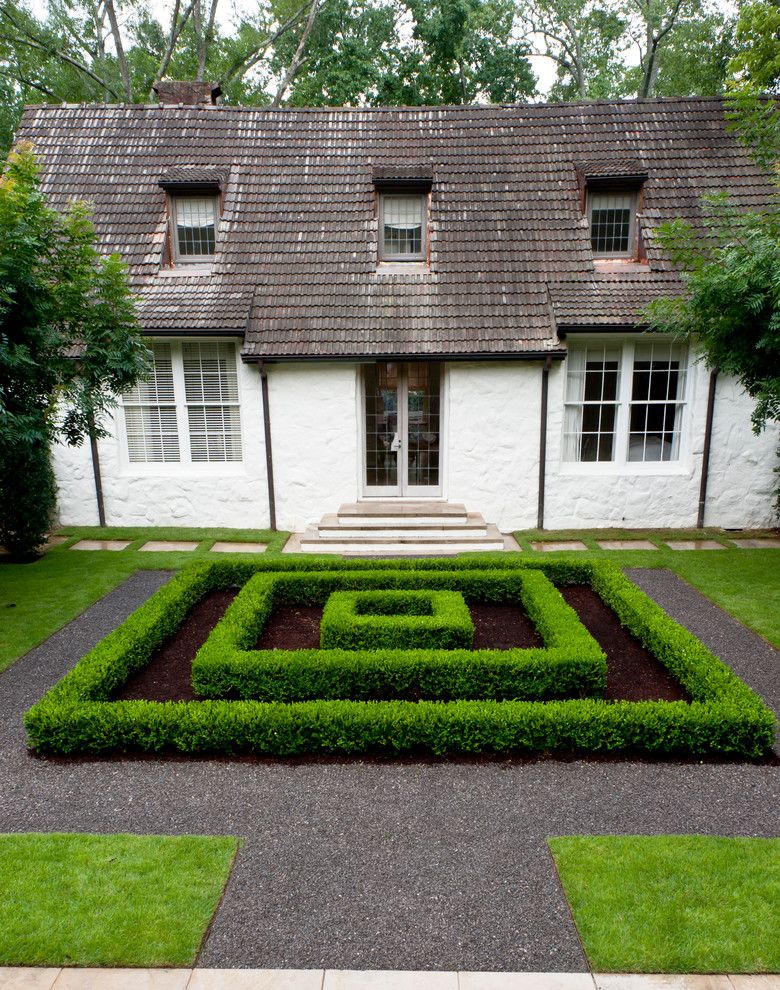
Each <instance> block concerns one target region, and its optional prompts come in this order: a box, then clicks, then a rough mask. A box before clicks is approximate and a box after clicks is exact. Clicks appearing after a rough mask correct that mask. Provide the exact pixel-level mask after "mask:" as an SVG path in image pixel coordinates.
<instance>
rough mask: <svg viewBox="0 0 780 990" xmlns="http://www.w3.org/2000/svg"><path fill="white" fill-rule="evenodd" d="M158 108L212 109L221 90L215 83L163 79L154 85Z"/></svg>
mask: <svg viewBox="0 0 780 990" xmlns="http://www.w3.org/2000/svg"><path fill="white" fill-rule="evenodd" d="M153 88H154V91H155V93H157V99H158V101H159V103H160V106H163V107H170V106H179V105H180V104H184V106H188V107H213V106H216V105H217V97H219V96H221V94H222V90H221V89H220V88H219V86H218V85H217V84H216V83H210V82H190V81H186V80H175V79H164V80H163V81H161V82H157V83H155V84H154V87H153Z"/></svg>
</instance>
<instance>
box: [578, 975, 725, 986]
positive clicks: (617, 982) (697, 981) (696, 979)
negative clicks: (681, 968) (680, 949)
mask: <svg viewBox="0 0 780 990" xmlns="http://www.w3.org/2000/svg"><path fill="white" fill-rule="evenodd" d="M594 979H595V981H596V990H733V988H732V985H731V983H730V982H729V978H728V976H710V975H702V976H699V975H695V974H692V973H686V974H671V973H668V974H667V973H662V974H659V973H653V974H648V975H646V976H645V975H641V976H640V975H639V974H634V973H608V974H603V973H595V974H594Z"/></svg>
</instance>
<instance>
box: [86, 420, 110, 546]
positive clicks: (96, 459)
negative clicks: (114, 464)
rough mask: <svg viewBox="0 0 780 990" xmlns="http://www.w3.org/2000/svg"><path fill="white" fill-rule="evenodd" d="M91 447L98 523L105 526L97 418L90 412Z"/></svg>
mask: <svg viewBox="0 0 780 990" xmlns="http://www.w3.org/2000/svg"><path fill="white" fill-rule="evenodd" d="M88 429H89V449H90V451H91V452H92V474H93V475H94V476H95V499H96V501H97V510H98V525H100V526H101V527H103V528H105V525H106V506H105V503H104V501H103V480H102V478H101V476H100V454H99V453H98V445H97V439H96V438H95V419H94V417H93V416H92V414H91V413H90V416H89V422H88Z"/></svg>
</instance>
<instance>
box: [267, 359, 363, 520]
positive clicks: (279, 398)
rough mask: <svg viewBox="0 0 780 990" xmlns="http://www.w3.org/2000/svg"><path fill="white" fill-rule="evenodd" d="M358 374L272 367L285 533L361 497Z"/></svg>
mask: <svg viewBox="0 0 780 990" xmlns="http://www.w3.org/2000/svg"><path fill="white" fill-rule="evenodd" d="M358 372H359V367H358V366H356V365H353V364H345V363H338V362H333V363H332V364H331V363H330V362H328V363H323V364H320V363H316V364H277V365H271V366H269V368H268V392H269V405H270V408H271V444H272V448H273V456H274V489H275V491H276V517H277V525H278V526H279V528H280V529H290V530H294V531H301V530H303V529H304V528H305V527H306V525H308V524H309V523H313V522H316V521H318V520H319V519H320V518H321V517H322V516H323V515H324V514H325V513H327V512H335V511H336V510H337V509H338V507H339V506H340V505H341V503H342V502H354V501H355V499H356V498H357V497H358V478H359V463H360V456H359V454H360V451H359V449H358V432H359V424H358V410H359V393H358V387H359V386H358V383H359V381H360V377H359V374H358ZM260 429H262V425H261V426H260Z"/></svg>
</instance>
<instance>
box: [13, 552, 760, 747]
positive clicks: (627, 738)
mask: <svg viewBox="0 0 780 990" xmlns="http://www.w3.org/2000/svg"><path fill="white" fill-rule="evenodd" d="M444 567H446V569H447V570H446V571H443V570H440V569H441V568H444ZM457 572H465V573H462V574H461V575H460V576H461V577H462V579H463V582H462V586H461V587H460V588H459V589H458V590H461V591H462V593H463V594H464V595H465V596H466V597H467V598H475V599H477V600H487V601H490V600H502V598H501V595H502V594H503V591H504V589H505V587H506V582H507V580H508V577H507V575H510V576H511V575H512V574H514V575H518V574H522V575H525V576H526V577H528V576H529V575H531V574H533V573H534V572H542V573H543V574H544V575H546V576H547V577H549V578H550V579H551V580H552V581H554V582H556V583H560V584H564V583H589V584H591V585H592V587H593V588H594V590H595V591H596V592H597V593H598V594H599V595H600V596H601V597H602V599H603V600H604V601H605V603H606V604H607V605H608V606H609V607H611V608H612V609H614V611H615V612H616V613H617V615H618V616H619V618H620V621H621V623H622V624H623V625H624V626H625V627H626V628H627V629H629V630H630V631H631V632H632V633H633V634H634V635H635V636H637V637H638V638H639V639H640V641H641V642H642V643H643V644H644V645H645V646H646V647H647V648H648V649H650V650H651V651H652V652H653V653H654V654H655V655H656V656H657V657H658V659H659V660H660V662H661V663H662V664H664V666H666V667H667V669H668V670H669V671H670V672H671V673H672V674H673V675H674V676H675V677H677V678H678V679H679V681H680V682H681V684H682V685H683V687H684V688H685V689H686V690H687V692H688V694H689V696H690V697H691V699H692V700H691V701H690V702H682V701H676V702H664V701H658V702H607V701H603V700H600V699H597V698H576V699H570V700H550V701H529V700H495V698H494V699H489V700H488V699H485V698H484V697H482V698H477V699H476V700H471V699H469V700H467V699H465V698H461V699H460V700H450V701H446V700H420V701H407V700H383V701H367V700H354V699H351V700H346V699H339V700H333V699H328V698H325V697H318V698H312V699H311V700H299V701H287V700H270V701H258V700H226V699H217V700H205V701H196V702H168V703H158V702H147V701H111V700H110V698H111V696H112V694H113V693H114V692H115V691H116V690H117V689H118V688H119V687H120V686H121V685H122V684H123V683H124V682H125V681H126V679H127V678H128V677H129V676H130V675H131V674H133V673H134V672H135V671H137V670H139V669H141V668H142V667H143V666H144V665H145V664H146V663H147V662H148V661H149V659H150V657H151V656H152V655H153V653H154V651H155V650H156V649H157V648H158V647H159V646H160V645H161V644H162V643H163V642H164V640H165V639H166V638H167V637H169V636H170V635H171V634H172V633H173V632H175V630H176V629H177V628H178V626H179V625H180V624H181V623H182V622H183V620H184V618H185V617H186V615H187V613H188V611H189V610H190V608H191V607H192V606H193V605H194V604H195V602H197V601H198V600H199V599H200V598H201V597H202V596H203V595H204V594H206V593H207V592H208V591H210V590H213V589H217V588H227V587H231V586H234V585H240V586H241V585H246V587H245V588H244V591H243V592H242V593H241V594H239V596H238V597H237V598H236V600H235V601H234V603H233V604H232V605H231V607H230V609H229V610H228V612H227V613H226V615H225V617H224V618H223V620H222V621H221V622H220V624H219V625H218V627H217V629H215V631H214V633H212V636H211V637H210V640H209V644H207V645H210V648H209V650H207V651H206V653H205V660H204V654H203V651H201V654H200V655H199V658H198V662H199V664H201V665H202V666H203V667H206V668H208V666H209V665H208V663H207V662H206V661H208V660H209V655H210V657H211V661H212V670H211V673H212V674H213V675H214V676H215V678H216V676H217V668H218V667H219V664H218V663H217V664H216V666H215V664H214V661H215V660H216V658H217V655H218V653H219V652H221V653H222V661H224V659H225V657H227V655H228V654H229V653H232V654H234V656H233V661H232V662H233V663H234V665H235V662H236V658H237V657H239V656H241V655H242V654H243V657H244V658H247V657H249V658H251V657H256V656H257V652H254V653H253V652H252V651H251V649H250V648H251V646H252V645H253V644H254V642H255V641H256V638H257V631H258V628H260V627H261V626H262V619H260V620H258V619H255V620H254V621H255V626H254V639H252V634H253V627H252V622H251V621H249V618H248V611H247V610H248V609H249V606H250V605H252V604H254V603H253V602H252V596H251V595H249V596H247V597H244V593H245V592H247V591H249V589H250V586H251V585H253V584H254V581H250V578H253V576H256V579H257V581H258V584H256V585H255V587H254V588H253V590H252V594H253V595H255V596H256V601H264V602H265V603H266V606H267V607H268V608H269V609H270V608H272V607H273V602H274V598H275V596H276V595H278V594H281V593H284V594H285V595H286V599H287V600H298V601H301V602H311V601H320V602H321V601H323V600H324V599H325V598H326V597H327V595H329V594H330V592H331V591H333V590H338V588H342V589H347V588H350V587H353V588H356V587H361V588H362V587H375V588H387V587H396V588H404V589H407V588H408V589H411V588H419V587H423V586H426V587H446V585H442V584H441V580H442V578H443V576H444V575H445V574H447V573H449V574H452V573H457ZM480 572H481V573H482V580H480V579H479V577H478V575H479V574H480ZM499 575H500V576H499ZM424 576H427V578H428V581H427V582H426V581H425V577H424ZM263 577H265V578H266V581H265V583H262V581H261V578H263ZM358 582H359V584H358ZM337 586H338V587H337ZM491 596H493V597H491ZM558 597H559V598H560V596H558ZM242 599H243V601H242ZM256 601H255V603H256ZM564 604H565V603H564ZM237 606H238V608H236V607H237ZM242 608H243V609H244V610H245V611H244V612H243V613H242V611H241V610H242ZM231 612H232V613H233V614H232V616H231ZM255 614H256V613H255ZM229 616H230V619H229V618H228V617H229ZM532 618H533V619H534V621H535V622H536V624H537V627H538V628H539V630H540V634H541V635H542V638H543V639H544V640H545V643H546V645H547V650H542V651H539V652H540V654H545V653H546V655H547V656H548V657H549V655H550V652H551V650H552V647H551V645H550V630H549V628H546V627H545V622H546V621H547V616H546V614H545V615H537V614H532ZM237 620H240V621H237ZM258 621H259V623H260V625H259V626H258V625H257V623H258ZM218 630H220V632H219V635H216V636H215V634H217V632H218ZM220 637H221V638H220ZM220 644H221V645H222V646H223V647H228V646H229V647H230V649H229V650H228V649H224V650H221V651H220V650H218V649H217V648H218V647H220ZM299 652H305V651H299ZM311 652H313V653H318V654H323V653H328V652H330V651H311ZM347 652H348V651H347ZM392 652H393V651H387V655H389V654H390V653H392ZM397 652H399V653H405V654H409V653H414V652H415V651H397ZM418 652H419V653H420V654H421V658H420V662H422V656H424V655H427V656H430V655H432V654H434V653H436V651H418ZM451 652H452V653H457V651H451ZM506 652H507V653H512V652H515V651H506ZM517 652H523V653H526V654H530V653H532V652H533V651H517ZM265 653H266V654H268V655H269V657H268V659H270V663H271V665H273V663H274V662H276V663H281V660H282V659H283V658H281V657H277V658H276V659H275V660H274V659H272V658H271V657H270V655H271V654H280V653H284V654H285V655H286V656H287V658H288V661H289V656H290V655H289V652H288V651H274V650H270V651H265ZM377 655H378V656H382V655H383V654H382V651H378V653H377ZM468 655H469V656H471V657H474V656H475V654H474V653H471V654H468ZM321 659H322V658H321ZM247 663H249V661H247ZM345 663H346V660H345ZM544 663H545V661H544V660H543V659H542V660H540V664H541V666H543V665H544ZM481 664H482V659H481V658H480V660H479V661H478V662H477V663H476V664H475V666H480V665H481ZM391 666H392V665H391ZM304 667H305V664H304ZM325 667H327V661H326V660H325V661H323V668H325ZM340 669H341V670H342V672H343V670H344V669H345V667H344V666H342V667H340ZM465 669H466V668H465V666H464V667H462V668H461V669H460V670H459V674H460V675H463V671H464V670H465ZM205 673H207V671H204V670H203V669H202V670H201V674H202V675H204V674H205ZM237 673H239V671H237V670H235V669H234V671H233V675H234V676H235V675H236V674H237ZM244 674H245V675H246V676H247V679H248V680H251V678H250V676H249V671H248V669H247V670H246V671H244ZM274 676H275V675H274V674H273V672H272V671H271V672H269V671H266V674H265V681H266V682H270V681H273V680H274ZM319 676H320V675H319V673H318V672H317V671H312V669H311V668H309V669H308V670H306V672H305V676H303V678H302V679H303V681H306V682H308V683H309V684H310V685H316V682H317V680H318V677H319ZM340 676H343V677H344V678H345V684H346V685H347V688H348V689H349V690H351V689H352V688H353V687H354V686H355V682H356V681H357V680H358V679H359V678H358V675H357V674H356V673H353V674H351V675H349V674H344V673H342V674H341V675H340ZM415 676H417V677H418V680H419V678H420V673H419V671H417V673H416V675H415ZM207 679H208V678H206V680H207ZM260 680H263V678H262V677H261V678H260ZM325 680H326V681H327V677H325ZM442 680H443V681H445V682H446V680H447V678H446V677H443V678H442ZM288 683H292V684H295V685H296V688H300V684H301V683H302V681H301V678H300V677H299V678H296V677H295V676H293V677H292V678H291V680H290V682H288ZM281 693H284V690H282V692H281ZM25 725H26V727H27V732H28V738H29V742H30V745H31V746H33V747H35V748H36V749H37V750H39V751H42V752H56V753H101V752H107V751H111V750H115V749H120V750H121V749H141V750H146V751H152V752H164V751H171V750H172V751H177V752H182V753H225V754H231V753H239V752H246V751H252V752H256V753H267V754H275V755H280V756H283V755H292V754H297V753H308V752H314V751H321V752H332V753H360V752H364V751H366V750H380V751H385V752H389V753H398V754H400V753H405V752H415V751H427V752H433V753H436V754H443V753H474V752H482V751H487V752H538V751H551V752H555V751H580V752H604V751H621V750H630V751H641V752H647V753H657V754H658V753H660V754H667V753H689V754H697V755H698V754H705V753H719V754H727V755H739V756H743V757H750V758H755V757H759V756H761V755H762V754H763V753H765V752H766V751H767V750H768V749H769V748H770V747H771V745H772V743H773V740H774V726H775V719H774V715H773V714H772V712H770V711H769V709H767V708H766V706H765V705H764V704H763V703H762V702H761V700H760V699H759V698H758V696H757V695H756V694H754V693H753V692H752V691H751V690H750V689H749V688H748V687H747V686H746V685H745V684H744V683H743V682H742V681H740V680H739V678H737V677H736V675H735V674H734V673H733V672H732V671H731V670H729V668H728V667H727V666H726V665H725V664H723V663H722V662H721V661H720V660H718V659H717V658H716V657H715V656H714V655H713V654H712V653H711V652H710V651H709V650H707V649H706V647H704V645H703V644H702V643H701V642H700V641H699V640H697V639H696V638H695V637H694V636H693V635H692V634H691V633H689V632H687V631H686V630H685V629H683V628H682V627H681V626H679V625H678V624H677V623H675V622H674V621H673V620H672V619H671V618H670V617H669V616H667V615H666V614H665V613H664V612H663V610H662V609H661V608H660V607H659V606H658V605H656V604H655V603H654V602H652V601H651V600H650V599H649V598H648V597H647V596H646V595H645V594H644V593H643V592H642V591H640V590H639V589H638V588H637V587H636V586H635V585H633V584H632V583H631V582H630V581H629V580H628V579H627V578H626V577H625V576H624V575H623V574H622V573H621V572H620V570H619V569H618V568H617V567H616V566H615V565H614V564H611V563H609V562H592V561H586V560H565V559H563V560H556V561H554V562H548V561H544V560H540V561H527V562H526V561H522V560H521V559H518V558H512V557H506V556H503V555H496V556H495V557H493V556H488V555H485V556H482V557H479V558H462V559H460V560H457V559H456V560H447V561H446V562H443V561H436V560H424V561H419V560H415V561H410V560H403V561H356V560H353V561H335V560H324V559H322V558H306V557H298V558H290V559H286V560H285V559H282V560H279V559H277V558H274V559H271V558H266V559H265V560H262V559H260V560H257V561H240V562H238V561H220V562H216V563H207V564H206V563H204V564H200V563H199V564H195V565H192V566H191V567H190V568H188V569H186V570H185V571H182V572H181V573H180V574H179V575H177V576H176V577H175V578H174V579H173V580H172V581H171V582H169V584H167V585H166V586H165V587H164V588H162V589H161V590H160V591H158V592H157V593H156V594H155V595H154V596H152V598H150V599H149V601H148V602H147V603H145V604H144V605H143V606H142V607H141V608H139V609H138V610H137V611H136V612H135V613H133V615H131V616H130V617H129V618H128V619H127V620H126V622H124V623H123V624H122V625H121V626H120V627H119V628H118V629H117V630H115V631H114V632H113V633H111V634H110V635H109V636H107V637H106V638H105V639H104V640H103V641H102V642H101V643H99V644H98V645H97V646H96V647H95V648H94V649H93V650H91V651H90V652H89V653H88V654H87V655H86V656H85V657H84V658H83V659H82V660H81V661H80V662H79V663H78V664H77V665H76V667H74V668H73V670H72V671H70V673H69V674H67V675H66V676H65V677H64V678H63V679H62V680H61V681H60V682H59V683H58V684H56V685H55V686H54V687H53V688H52V689H51V690H50V691H49V692H48V693H47V694H46V695H45V696H44V697H43V698H42V699H41V700H40V701H39V702H38V703H37V704H36V705H34V706H33V707H32V708H31V709H30V710H29V711H28V712H27V713H26V715H25Z"/></svg>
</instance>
